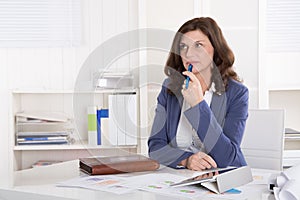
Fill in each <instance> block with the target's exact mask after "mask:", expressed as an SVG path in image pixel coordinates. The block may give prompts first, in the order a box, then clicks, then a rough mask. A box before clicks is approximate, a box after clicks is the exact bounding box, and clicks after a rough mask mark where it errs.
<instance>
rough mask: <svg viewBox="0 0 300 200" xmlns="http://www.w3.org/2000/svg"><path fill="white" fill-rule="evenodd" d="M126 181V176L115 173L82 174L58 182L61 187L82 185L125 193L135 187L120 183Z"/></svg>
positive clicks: (88, 187) (82, 186) (87, 187)
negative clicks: (115, 174) (99, 174)
mask: <svg viewBox="0 0 300 200" xmlns="http://www.w3.org/2000/svg"><path fill="white" fill-rule="evenodd" d="M122 181H124V178H122V177H118V176H114V175H102V176H81V177H78V178H74V179H71V180H67V181H64V182H60V183H58V184H57V185H56V186H59V187H80V188H86V189H92V190H101V191H105V192H112V193H116V194H124V193H128V192H131V191H132V190H133V189H132V188H128V187H126V186H120V185H119V184H120V183H121V182H122Z"/></svg>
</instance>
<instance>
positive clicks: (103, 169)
mask: <svg viewBox="0 0 300 200" xmlns="http://www.w3.org/2000/svg"><path fill="white" fill-rule="evenodd" d="M79 167H80V169H81V170H82V171H84V172H86V173H88V174H90V175H104V174H119V173H126V172H142V171H154V170H156V169H158V168H159V163H158V162H157V161H156V160H152V159H150V158H147V157H145V156H142V155H126V156H112V157H89V158H79Z"/></svg>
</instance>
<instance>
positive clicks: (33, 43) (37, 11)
mask: <svg viewBox="0 0 300 200" xmlns="http://www.w3.org/2000/svg"><path fill="white" fill-rule="evenodd" d="M80 18H81V15H80V0H0V47H71V46H78V45H80V39H81V34H80V32H81V30H80V25H81V22H80Z"/></svg>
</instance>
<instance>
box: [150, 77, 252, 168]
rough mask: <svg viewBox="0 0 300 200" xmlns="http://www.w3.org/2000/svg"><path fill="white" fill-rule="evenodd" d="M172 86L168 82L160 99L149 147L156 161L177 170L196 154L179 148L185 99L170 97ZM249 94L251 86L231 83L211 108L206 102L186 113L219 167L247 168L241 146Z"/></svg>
mask: <svg viewBox="0 0 300 200" xmlns="http://www.w3.org/2000/svg"><path fill="white" fill-rule="evenodd" d="M168 83H169V79H166V80H165V81H164V83H163V86H162V89H161V91H160V93H159V95H158V97H157V108H156V110H155V117H154V122H153V125H152V130H151V135H150V137H149V139H148V146H149V156H150V157H151V158H152V159H155V160H157V161H159V162H160V163H161V164H164V165H167V166H169V167H173V168H176V166H177V165H178V164H179V163H180V161H182V160H184V159H186V158H188V157H189V156H191V155H192V154H193V153H192V152H188V151H184V150H181V149H179V148H177V143H176V133H177V127H178V123H179V119H180V114H181V106H182V103H183V97H182V95H180V96H175V95H171V94H169V93H168V92H167V86H168ZM248 95H249V94H248V89H247V87H245V86H244V85H242V84H241V83H239V82H237V81H234V80H229V82H228V87H227V89H226V92H225V93H223V94H222V95H217V94H213V97H212V102H211V107H209V106H208V104H207V103H206V102H205V101H202V102H200V103H199V104H197V105H196V106H194V107H191V108H190V109H188V110H186V111H185V112H184V115H185V116H186V117H187V119H188V121H189V122H190V123H191V125H192V127H193V129H194V130H196V131H197V134H198V136H199V138H200V140H201V141H202V143H203V144H204V146H205V149H206V151H207V153H208V154H209V155H210V156H211V157H212V158H213V159H214V160H215V161H216V163H217V165H218V167H226V166H237V167H240V166H244V165H246V161H245V158H244V156H243V154H242V151H241V149H240V144H241V141H242V137H243V134H244V129H245V125H246V120H247V117H248Z"/></svg>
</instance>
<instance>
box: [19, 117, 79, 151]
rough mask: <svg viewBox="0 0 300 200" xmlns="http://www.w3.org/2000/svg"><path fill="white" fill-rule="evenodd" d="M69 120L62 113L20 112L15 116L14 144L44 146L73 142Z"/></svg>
mask: <svg viewBox="0 0 300 200" xmlns="http://www.w3.org/2000/svg"><path fill="white" fill-rule="evenodd" d="M72 133H73V128H72V125H71V120H70V119H69V118H68V117H66V116H65V115H64V114H63V113H49V112H21V113H17V114H16V144H17V145H44V144H68V143H70V142H73V139H72Z"/></svg>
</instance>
